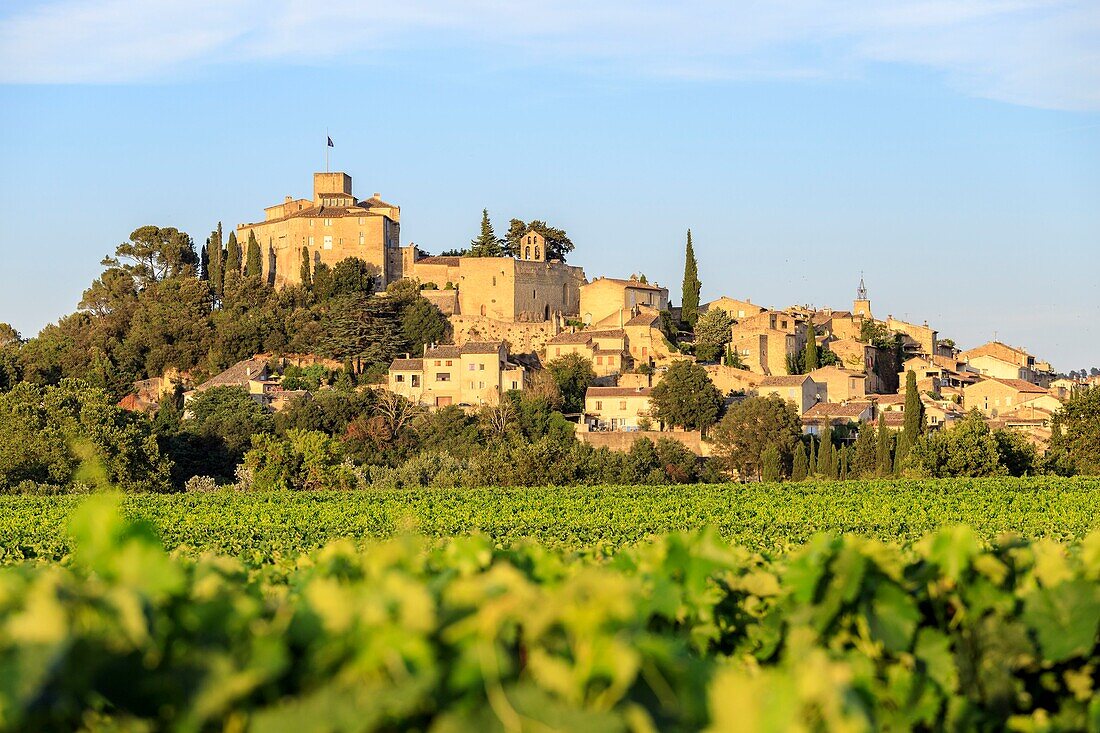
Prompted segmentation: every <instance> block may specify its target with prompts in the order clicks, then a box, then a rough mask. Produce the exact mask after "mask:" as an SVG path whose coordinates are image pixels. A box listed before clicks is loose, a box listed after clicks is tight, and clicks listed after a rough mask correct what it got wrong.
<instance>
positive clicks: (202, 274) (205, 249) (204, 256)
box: [199, 239, 210, 282]
mask: <svg viewBox="0 0 1100 733" xmlns="http://www.w3.org/2000/svg"><path fill="white" fill-rule="evenodd" d="M209 249H210V240H209V239H208V240H206V244H204V245H203V246H202V251H201V252H200V253H199V280H203V281H207V282H208V281H209V280H210V251H209Z"/></svg>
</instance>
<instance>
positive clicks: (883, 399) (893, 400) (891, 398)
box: [875, 394, 905, 405]
mask: <svg viewBox="0 0 1100 733" xmlns="http://www.w3.org/2000/svg"><path fill="white" fill-rule="evenodd" d="M875 399H876V400H877V401H878V403H879V404H880V405H904V404H905V395H903V394H880V395H875Z"/></svg>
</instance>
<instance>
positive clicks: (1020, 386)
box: [988, 377, 1049, 394]
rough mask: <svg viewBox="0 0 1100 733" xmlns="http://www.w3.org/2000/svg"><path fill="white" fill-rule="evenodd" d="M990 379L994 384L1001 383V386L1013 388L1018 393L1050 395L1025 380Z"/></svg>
mask: <svg viewBox="0 0 1100 733" xmlns="http://www.w3.org/2000/svg"><path fill="white" fill-rule="evenodd" d="M988 379H991V380H993V381H994V382H1000V383H1001V384H1004V385H1007V386H1009V387H1012V388H1013V389H1014V390H1016V391H1017V392H1030V393H1033V394H1049V392H1048V391H1047V390H1045V389H1043V388H1042V387H1040V386H1039V385H1037V384H1032V383H1031V382H1028V381H1025V380H1023V379H1001V378H1000V377H988Z"/></svg>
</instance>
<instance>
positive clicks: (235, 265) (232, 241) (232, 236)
mask: <svg viewBox="0 0 1100 733" xmlns="http://www.w3.org/2000/svg"><path fill="white" fill-rule="evenodd" d="M241 255H242V252H241V245H240V244H238V243H237V233H236V232H230V233H229V242H228V244H226V252H225V277H228V276H229V274H230V273H236V274H238V275H239V274H240V273H241Z"/></svg>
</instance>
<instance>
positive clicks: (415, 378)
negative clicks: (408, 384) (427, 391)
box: [412, 374, 420, 387]
mask: <svg viewBox="0 0 1100 733" xmlns="http://www.w3.org/2000/svg"><path fill="white" fill-rule="evenodd" d="M412 386H414V387H419V386H420V375H419V374H414V375H412Z"/></svg>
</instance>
